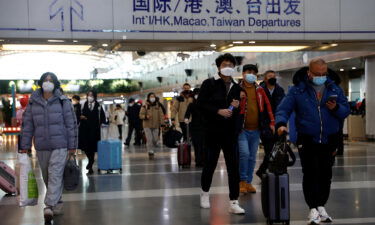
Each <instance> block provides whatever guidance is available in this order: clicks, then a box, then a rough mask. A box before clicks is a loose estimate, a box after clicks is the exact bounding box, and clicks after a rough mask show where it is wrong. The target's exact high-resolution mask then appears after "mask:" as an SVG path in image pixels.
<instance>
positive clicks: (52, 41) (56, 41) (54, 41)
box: [47, 40, 65, 43]
mask: <svg viewBox="0 0 375 225" xmlns="http://www.w3.org/2000/svg"><path fill="white" fill-rule="evenodd" d="M47 41H48V42H51V43H63V42H65V41H64V40H47Z"/></svg>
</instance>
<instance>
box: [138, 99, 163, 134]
mask: <svg viewBox="0 0 375 225" xmlns="http://www.w3.org/2000/svg"><path fill="white" fill-rule="evenodd" d="M147 116H149V117H150V119H147ZM139 118H140V119H141V120H143V128H160V127H161V125H162V124H164V114H163V110H162V108H161V106H160V105H159V103H153V104H152V103H149V102H148V101H147V102H146V104H145V105H144V106H142V108H141V111H140V112H139Z"/></svg>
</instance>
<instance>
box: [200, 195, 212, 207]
mask: <svg viewBox="0 0 375 225" xmlns="http://www.w3.org/2000/svg"><path fill="white" fill-rule="evenodd" d="M201 207H202V208H204V209H209V208H210V207H211V206H210V195H209V193H208V192H204V191H202V193H201Z"/></svg>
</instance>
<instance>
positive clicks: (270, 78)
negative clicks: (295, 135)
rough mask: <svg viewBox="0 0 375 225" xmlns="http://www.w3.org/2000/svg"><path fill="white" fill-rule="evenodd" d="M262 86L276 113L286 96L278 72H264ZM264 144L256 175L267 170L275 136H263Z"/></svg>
mask: <svg viewBox="0 0 375 225" xmlns="http://www.w3.org/2000/svg"><path fill="white" fill-rule="evenodd" d="M260 86H261V87H262V88H263V89H264V91H265V92H266V95H267V97H268V100H269V101H270V103H271V107H272V114H273V115H275V113H276V109H277V106H278V105H279V104H280V102H281V101H282V100H283V98H284V97H285V92H284V89H283V88H282V87H281V86H280V85H279V84H277V79H276V73H275V71H273V70H268V71H266V72H265V73H264V81H263V82H262V83H260ZM262 144H263V146H264V153H265V154H264V158H263V162H262V164H261V165H260V166H259V169H258V170H257V172H256V175H257V176H258V177H260V178H262V174H263V173H265V172H266V170H267V167H268V161H269V154H270V152H271V151H272V148H273V145H274V144H275V138H272V137H269V138H265V137H263V138H262Z"/></svg>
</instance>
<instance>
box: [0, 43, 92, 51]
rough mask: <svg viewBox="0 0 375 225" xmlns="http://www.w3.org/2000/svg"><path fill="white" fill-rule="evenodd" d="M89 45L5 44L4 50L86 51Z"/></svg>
mask: <svg viewBox="0 0 375 225" xmlns="http://www.w3.org/2000/svg"><path fill="white" fill-rule="evenodd" d="M90 48H91V45H26V44H21V45H18V44H6V45H3V46H2V50H4V51H87V50H89V49H90Z"/></svg>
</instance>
